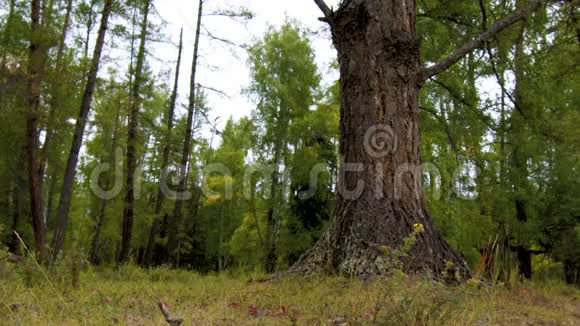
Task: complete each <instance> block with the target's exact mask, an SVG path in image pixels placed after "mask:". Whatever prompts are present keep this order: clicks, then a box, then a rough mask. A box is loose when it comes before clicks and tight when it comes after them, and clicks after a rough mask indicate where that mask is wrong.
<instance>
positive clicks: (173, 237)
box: [167, 0, 203, 261]
mask: <svg viewBox="0 0 580 326" xmlns="http://www.w3.org/2000/svg"><path fill="white" fill-rule="evenodd" d="M202 15H203V0H199V7H198V11H197V26H196V30H195V44H194V47H193V63H192V67H191V79H190V85H189V104H188V109H187V125H186V130H185V140H184V142H183V153H182V156H181V165H180V167H179V184H178V185H177V192H178V193H184V192H185V189H186V185H187V178H186V174H187V165H188V162H189V153H190V151H191V140H192V137H193V118H194V115H195V105H196V103H195V101H196V92H195V90H196V82H195V80H196V71H197V59H198V52H199V37H200V34H201V19H202ZM182 206H183V200H182V199H179V198H178V199H177V200H176V201H175V210H174V212H173V216H171V217H170V219H169V223H168V225H167V232H168V239H167V252H168V253H169V257H168V258H170V259H171V260H172V261H174V260H175V259H174V258H175V257H177V255H176V251H177V248H178V246H179V228H180V225H181V208H182Z"/></svg>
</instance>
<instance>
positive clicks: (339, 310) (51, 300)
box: [0, 267, 580, 325]
mask: <svg viewBox="0 0 580 326" xmlns="http://www.w3.org/2000/svg"><path fill="white" fill-rule="evenodd" d="M21 274H22V273H15V272H14V273H9V274H8V275H9V276H8V277H5V278H4V279H1V280H0V324H2V325H164V324H166V323H165V322H164V319H163V315H162V314H161V312H160V311H159V309H158V307H157V303H158V302H164V303H166V304H167V305H168V307H169V310H170V312H171V313H172V314H173V315H175V316H178V317H180V318H183V319H184V320H185V322H184V325H580V291H579V290H577V289H573V288H569V287H565V286H563V285H551V286H547V285H532V284H530V285H525V286H524V285H521V286H520V287H518V288H516V289H511V290H507V289H501V288H500V289H490V288H487V287H482V286H480V285H479V284H477V283H475V282H470V283H468V284H465V285H463V286H461V287H455V288H449V287H444V286H442V285H439V284H436V283H433V282H430V281H424V280H417V279H409V278H406V277H404V276H398V277H395V278H393V279H391V280H389V281H374V282H363V281H359V280H347V279H342V278H311V279H285V280H283V281H279V282H269V283H258V282H252V281H250V279H251V278H250V277H249V276H237V277H233V276H228V275H215V276H200V275H197V274H194V273H190V272H186V271H172V270H168V269H163V268H162V269H153V270H149V271H145V270H141V269H138V268H134V267H125V268H122V269H120V270H117V271H113V270H110V269H109V270H103V271H100V272H96V271H93V270H89V271H85V272H84V273H83V274H82V275H81V288H80V289H78V290H75V289H72V288H71V287H70V286H68V280H67V279H68V278H67V277H61V278H57V277H51V282H53V283H54V285H55V287H56V288H58V289H64V290H55V288H53V287H52V286H50V285H49V284H47V281H46V280H43V279H42V278H41V277H39V280H38V281H37V284H36V285H31V284H33V283H34V282H32V283H31V282H30V279H26V278H24V277H19V276H18V275H21ZM52 275H54V274H52ZM4 276H6V274H5V275H4ZM26 283H28V285H29V287H27V286H26V285H25V284H26Z"/></svg>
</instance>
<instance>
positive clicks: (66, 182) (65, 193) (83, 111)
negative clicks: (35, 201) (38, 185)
mask: <svg viewBox="0 0 580 326" xmlns="http://www.w3.org/2000/svg"><path fill="white" fill-rule="evenodd" d="M112 7H113V0H105V3H104V6H103V11H102V14H101V23H100V27H99V32H98V35H97V42H96V44H95V50H94V53H93V58H92V62H91V67H90V70H89V73H88V75H87V81H86V85H85V89H84V92H83V97H82V100H81V107H80V110H79V114H78V117H77V120H76V123H75V129H74V133H73V139H72V144H71V149H70V152H69V155H68V159H67V163H66V168H65V172H64V179H63V182H62V188H61V192H60V199H59V202H58V209H57V214H56V226H55V229H54V236H53V239H52V259H53V260H54V259H55V258H56V257H57V256H58V254H59V252H60V250H61V249H62V246H63V244H64V239H65V232H66V227H67V224H68V214H69V209H70V200H71V195H72V187H73V184H74V179H75V172H76V166H77V163H78V159H79V151H80V148H81V145H82V141H83V136H84V132H85V126H86V124H87V118H88V115H89V111H90V109H91V103H92V100H93V93H94V91H95V85H96V82H97V74H98V72H99V65H100V63H101V54H102V52H103V47H104V45H105V36H106V34H107V28H108V24H109V17H110V15H111V10H112Z"/></svg>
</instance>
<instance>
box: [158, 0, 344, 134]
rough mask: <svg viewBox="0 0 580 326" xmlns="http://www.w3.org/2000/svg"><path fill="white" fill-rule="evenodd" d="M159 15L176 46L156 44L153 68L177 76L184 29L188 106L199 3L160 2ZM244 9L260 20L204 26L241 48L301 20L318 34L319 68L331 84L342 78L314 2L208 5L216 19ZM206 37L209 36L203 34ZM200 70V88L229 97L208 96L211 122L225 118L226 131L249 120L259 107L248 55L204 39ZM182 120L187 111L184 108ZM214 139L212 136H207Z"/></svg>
mask: <svg viewBox="0 0 580 326" xmlns="http://www.w3.org/2000/svg"><path fill="white" fill-rule="evenodd" d="M327 3H328V4H329V5H336V4H337V3H338V0H330V1H328V2H327ZM154 5H155V8H156V9H157V11H158V12H159V15H160V16H161V17H162V18H163V19H164V20H165V21H166V22H167V25H166V27H165V28H164V30H163V32H164V33H165V34H166V35H167V36H168V37H169V38H170V39H171V42H172V43H173V44H175V46H174V45H171V44H167V43H157V44H152V45H151V46H150V47H149V51H151V52H152V53H151V56H150V58H149V63H150V65H151V66H152V67H153V69H154V70H155V71H157V72H160V71H163V70H165V71H167V70H171V74H173V71H174V69H175V68H174V66H175V61H176V55H177V48H176V45H177V44H178V40H179V30H180V28H181V27H183V28H184V43H185V45H184V52H183V64H182V68H181V76H180V79H181V80H180V84H179V94H180V102H181V104H186V102H187V96H188V94H189V78H190V74H191V61H192V53H193V39H194V36H195V26H196V19H197V1H194V0H163V1H161V0H157V1H154ZM240 6H244V7H246V8H248V9H249V10H250V11H252V12H253V13H254V15H255V17H254V19H252V20H251V21H249V22H248V23H247V24H245V25H243V24H240V23H238V22H235V21H233V20H231V19H228V18H224V17H215V16H206V17H204V18H203V20H202V22H203V25H204V26H205V27H206V28H207V29H208V30H209V31H210V32H211V33H212V34H213V35H215V36H218V37H220V38H224V39H228V40H231V41H233V42H235V43H237V44H251V43H252V42H254V41H256V40H258V39H259V38H260V37H261V36H262V35H263V34H264V32H265V31H266V30H267V29H268V26H270V25H273V26H279V25H281V24H283V23H284V22H285V21H286V20H287V19H292V20H296V21H297V22H298V24H299V26H301V27H302V28H304V29H307V30H308V31H312V32H313V33H318V34H316V35H314V34H313V35H312V36H311V39H312V45H313V47H314V49H315V53H316V62H317V64H318V67H319V70H320V72H321V73H322V74H323V75H324V76H325V82H326V83H328V82H330V81H331V80H332V79H334V78H337V75H336V72H334V73H333V72H331V71H330V69H329V64H330V63H331V62H332V61H333V60H334V58H335V56H336V52H335V50H334V48H333V47H332V44H331V43H330V40H329V33H328V30H327V29H326V28H325V24H324V23H322V22H320V21H318V19H317V18H318V17H320V16H321V13H320V10H319V9H318V7H317V6H316V5H315V4H314V1H313V0H294V1H274V0H246V1H242V0H206V2H205V8H204V12H207V13H210V12H215V11H218V10H219V9H230V8H236V7H240ZM202 32H204V30H203V29H202ZM200 56H201V57H200V62H199V64H200V68H199V70H198V73H197V80H198V82H199V83H201V84H203V85H206V86H210V87H213V88H216V89H219V90H222V91H224V92H225V93H226V94H228V95H229V97H224V96H222V95H219V94H217V93H214V92H211V91H208V96H209V106H210V108H211V114H210V116H211V117H212V119H213V118H215V117H219V124H220V126H221V127H223V125H224V123H225V121H226V120H227V119H228V118H229V117H230V116H233V117H234V118H235V119H238V118H240V117H242V116H244V115H248V114H249V113H250V111H251V110H252V108H253V107H254V103H252V102H251V101H250V100H249V99H248V98H247V96H245V95H243V94H242V93H241V91H242V90H243V89H244V88H245V87H247V86H248V85H249V82H250V79H249V77H250V76H249V70H248V69H247V63H246V60H247V56H246V54H245V53H244V51H243V50H242V49H238V48H235V47H232V46H227V45H224V44H223V43H221V42H218V41H215V40H211V39H210V38H208V37H203V36H202V39H201V44H200ZM178 110H179V112H180V113H181V114H184V113H185V109H184V108H182V107H181V106H180V107H179V108H178ZM204 135H205V136H209V133H208V132H204Z"/></svg>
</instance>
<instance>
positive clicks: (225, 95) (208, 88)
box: [197, 84, 231, 99]
mask: <svg viewBox="0 0 580 326" xmlns="http://www.w3.org/2000/svg"><path fill="white" fill-rule="evenodd" d="M197 87H200V88H203V89H207V90H208V91H212V92H214V93H218V94H219V95H221V96H222V97H225V98H228V99H229V98H231V96H229V95H228V94H227V93H226V92H224V91H222V90H219V89H217V88H213V87H211V86H206V85H202V84H197Z"/></svg>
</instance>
